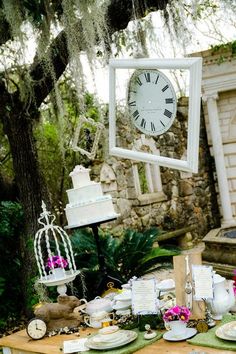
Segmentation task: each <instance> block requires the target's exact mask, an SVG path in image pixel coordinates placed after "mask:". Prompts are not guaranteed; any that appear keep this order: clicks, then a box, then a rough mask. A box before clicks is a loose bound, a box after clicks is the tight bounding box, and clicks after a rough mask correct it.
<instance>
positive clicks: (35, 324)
mask: <svg viewBox="0 0 236 354" xmlns="http://www.w3.org/2000/svg"><path fill="white" fill-rule="evenodd" d="M26 331H27V334H28V336H30V337H31V338H32V339H41V338H43V337H44V336H45V334H46V333H47V325H46V323H45V322H44V321H43V320H41V319H40V318H32V320H30V321H29V322H28V325H27V328H26Z"/></svg>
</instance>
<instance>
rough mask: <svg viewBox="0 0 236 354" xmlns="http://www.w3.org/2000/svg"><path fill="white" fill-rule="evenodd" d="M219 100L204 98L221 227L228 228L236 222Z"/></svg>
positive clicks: (209, 96) (214, 96)
mask: <svg viewBox="0 0 236 354" xmlns="http://www.w3.org/2000/svg"><path fill="white" fill-rule="evenodd" d="M217 99H218V94H217V93H213V94H207V95H206V96H204V97H203V100H204V101H206V102H207V110H208V116H209V124H210V131H211V138H212V148H213V155H214V158H215V164H216V173H217V180H218V187H219V195H220V199H221V207H222V214H223V215H222V216H223V218H222V220H221V226H222V227H228V226H233V225H236V221H235V220H234V218H233V214H232V208H231V201H230V194H229V185H228V179H227V174H226V167H225V159H224V151H223V144H222V137H221V130H220V123H219V116H218V108H217Z"/></svg>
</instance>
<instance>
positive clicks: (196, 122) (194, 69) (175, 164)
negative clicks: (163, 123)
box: [109, 57, 202, 173]
mask: <svg viewBox="0 0 236 354" xmlns="http://www.w3.org/2000/svg"><path fill="white" fill-rule="evenodd" d="M117 69H169V70H173V69H184V70H188V71H189V107H188V132H187V153H186V160H184V159H175V158H170V157H166V156H161V155H160V156H157V155H152V154H150V153H146V152H141V151H134V150H129V149H126V148H120V147H118V146H116V131H117V129H116V70H117ZM201 79H202V58H200V57H193V58H175V59H148V58H140V59H110V61H109V153H110V155H113V156H118V157H121V158H125V159H131V160H135V161H142V162H147V163H157V164H159V165H160V166H164V167H169V168H174V169H178V170H181V171H186V172H193V173H196V172H197V171H198V153H199V131H200V107H201V104H200V103H201Z"/></svg>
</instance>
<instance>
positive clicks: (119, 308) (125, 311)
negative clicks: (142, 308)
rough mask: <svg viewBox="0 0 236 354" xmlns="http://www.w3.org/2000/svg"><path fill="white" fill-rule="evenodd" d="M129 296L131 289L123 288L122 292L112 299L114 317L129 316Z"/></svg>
mask: <svg viewBox="0 0 236 354" xmlns="http://www.w3.org/2000/svg"><path fill="white" fill-rule="evenodd" d="M131 296H132V292H131V289H126V288H123V290H122V292H121V293H120V294H118V295H116V296H115V297H114V303H113V310H115V311H116V315H118V316H124V315H130V314H131Z"/></svg>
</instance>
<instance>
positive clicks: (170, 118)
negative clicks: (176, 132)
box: [127, 69, 177, 136]
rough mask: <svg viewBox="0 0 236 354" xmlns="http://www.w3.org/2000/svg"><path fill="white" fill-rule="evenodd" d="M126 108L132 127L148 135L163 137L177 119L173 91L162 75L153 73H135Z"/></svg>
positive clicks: (130, 83)
mask: <svg viewBox="0 0 236 354" xmlns="http://www.w3.org/2000/svg"><path fill="white" fill-rule="evenodd" d="M127 104H128V109H129V114H130V118H131V120H132V122H133V124H134V125H135V126H136V128H138V129H139V130H140V131H141V132H142V133H145V134H147V135H152V136H157V135H160V134H163V133H165V132H166V131H167V130H168V129H169V128H170V127H171V125H172V124H173V122H174V119H175V116H176V110H177V99H176V94H175V90H174V87H173V85H172V83H171V81H170V80H169V79H168V77H167V76H166V75H165V74H164V73H163V72H161V71H159V70H155V69H140V70H135V72H134V73H133V75H132V76H131V78H130V81H129V87H128V100H127Z"/></svg>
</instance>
